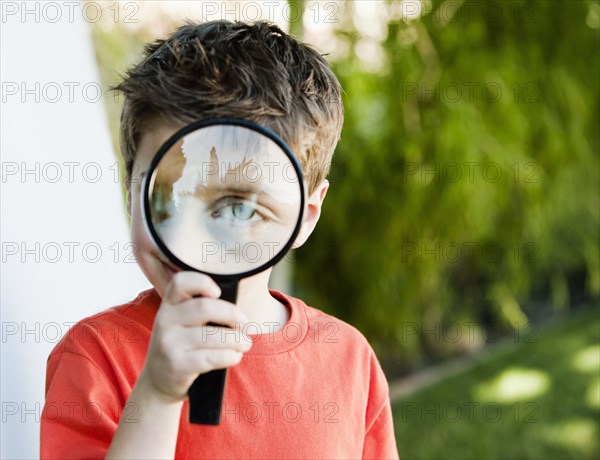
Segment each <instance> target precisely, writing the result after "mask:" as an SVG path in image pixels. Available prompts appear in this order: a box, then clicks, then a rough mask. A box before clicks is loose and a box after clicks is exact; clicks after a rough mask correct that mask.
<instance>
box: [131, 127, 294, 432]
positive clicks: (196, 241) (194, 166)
mask: <svg viewBox="0 0 600 460" xmlns="http://www.w3.org/2000/svg"><path fill="white" fill-rule="evenodd" d="M142 197H143V205H142V210H143V215H144V221H145V223H146V226H147V229H148V231H149V233H150V235H151V236H152V238H153V240H154V242H155V244H156V246H157V247H158V248H159V249H160V250H161V251H162V253H163V254H164V255H165V257H167V258H168V260H169V261H170V262H172V263H173V264H174V265H176V266H177V267H179V268H181V269H182V270H191V271H196V272H200V273H205V274H207V275H209V276H211V277H212V278H213V279H214V280H215V281H216V282H217V284H218V285H219V286H220V287H221V292H222V293H221V298H222V299H224V300H227V301H229V302H232V303H235V302H236V299H237V288H238V283H239V281H240V280H241V279H242V278H246V277H248V276H251V275H254V274H256V273H260V272H262V271H264V270H266V269H267V268H269V267H271V266H273V265H274V264H276V263H277V262H278V261H279V260H281V258H283V256H284V255H285V254H286V252H287V251H288V250H289V249H290V247H291V246H292V244H293V242H294V240H295V239H296V237H297V235H298V232H299V231H300V226H301V224H302V216H303V212H304V206H305V188H304V180H303V176H302V170H301V168H300V165H299V163H298V160H297V159H296V157H295V156H294V154H293V153H292V151H291V150H290V148H289V147H288V146H287V145H286V143H285V142H284V141H283V140H282V139H281V138H280V137H279V136H278V135H277V134H275V133H274V132H273V131H271V130H270V129H268V128H266V127H263V126H261V125H258V124H256V123H254V122H251V121H248V120H242V119H237V118H215V119H210V120H202V121H198V122H195V123H192V124H190V125H188V126H186V127H184V128H182V129H181V130H179V131H178V132H177V133H175V134H174V135H173V136H171V137H170V138H169V139H168V140H167V141H166V142H165V143H164V144H163V145H162V146H161V148H160V149H159V150H158V152H157V154H156V155H155V157H154V159H153V160H152V163H151V164H150V168H149V169H148V171H147V172H146V175H145V177H144V183H143V194H142ZM215 326H218V325H215ZM226 375H227V371H226V369H217V370H214V371H211V372H208V373H205V374H201V375H200V376H198V378H197V379H196V380H195V381H194V383H193V384H192V386H191V387H190V388H189V390H188V397H189V420H190V422H191V423H197V424H206V425H218V424H219V422H220V418H221V406H222V402H223V392H224V388H225V379H226Z"/></svg>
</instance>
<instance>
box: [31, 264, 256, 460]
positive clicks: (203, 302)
mask: <svg viewBox="0 0 600 460" xmlns="http://www.w3.org/2000/svg"><path fill="white" fill-rule="evenodd" d="M219 295H220V290H219V288H218V286H217V285H216V284H215V283H214V281H212V280H211V279H210V278H208V277H207V276H206V275H202V274H200V273H191V272H180V273H177V274H176V275H175V276H174V277H173V281H172V282H171V283H170V285H169V287H168V288H167V293H166V294H165V298H164V299H163V302H162V304H161V306H160V308H159V309H158V312H157V314H156V318H155V321H154V327H153V331H152V336H151V339H150V344H149V347H148V353H147V356H146V362H145V364H144V367H143V369H142V371H141V373H140V375H139V377H138V379H137V381H136V384H135V385H134V387H133V389H132V391H131V393H130V394H129V395H119V394H117V391H116V389H115V388H116V384H115V379H116V376H115V373H116V372H118V370H112V371H111V370H110V369H104V368H103V366H102V365H99V364H98V363H95V362H94V361H93V359H90V358H89V356H86V354H85V350H84V348H85V347H81V348H78V347H77V345H76V344H75V345H69V350H68V351H67V352H64V351H63V352H62V353H61V354H58V355H55V356H53V357H51V360H50V361H49V364H48V378H47V382H48V383H47V391H46V406H45V408H44V412H43V415H42V426H41V458H42V459H45V458H85V459H94V458H120V459H125V458H144V459H147V458H163V459H164V458H173V457H174V455H175V448H176V444H177V434H178V430H179V420H180V415H181V407H182V404H183V400H184V399H185V397H186V393H187V389H188V388H189V387H190V385H191V384H192V382H193V381H194V379H195V378H196V376H197V375H199V374H202V373H206V372H209V371H211V370H213V369H222V368H226V367H229V366H232V365H234V364H237V363H238V362H239V361H240V360H241V359H242V356H243V353H244V352H245V351H248V350H249V349H250V346H251V341H250V339H249V338H246V339H245V340H240V337H239V336H233V335H232V334H228V335H226V336H222V337H220V338H218V337H216V336H215V335H213V334H207V333H206V331H205V330H204V329H205V327H206V324H208V323H217V324H223V325H227V326H229V327H231V328H235V329H237V330H238V331H241V325H243V323H245V322H246V321H247V318H246V317H245V315H244V314H243V313H242V312H241V311H240V310H239V308H236V307H235V306H234V305H233V304H230V303H229V302H225V301H223V300H218V299H217V298H218V296H219ZM199 296H201V297H199ZM125 398H127V403H126V404H125V407H124V408H123V407H120V406H121V405H122V401H123V400H124V399H125ZM117 405H119V407H118V408H117ZM67 406H68V407H74V408H75V409H76V410H75V411H71V412H70V413H67V412H66V411H65V409H64V407H67ZM54 407H58V408H59V410H60V408H63V410H62V411H61V413H60V414H59V416H55V415H54V414H55V411H54V412H53V411H52V409H51V408H54ZM96 408H97V410H95V409H96ZM73 414H75V415H74V416H73ZM90 414H92V415H90ZM118 414H121V417H120V420H118ZM109 446H110V448H109Z"/></svg>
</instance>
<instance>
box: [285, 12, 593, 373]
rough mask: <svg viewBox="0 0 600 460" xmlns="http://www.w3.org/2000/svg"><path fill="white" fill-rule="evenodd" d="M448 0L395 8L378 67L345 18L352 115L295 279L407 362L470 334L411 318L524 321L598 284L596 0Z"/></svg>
mask: <svg viewBox="0 0 600 460" xmlns="http://www.w3.org/2000/svg"><path fill="white" fill-rule="evenodd" d="M448 3H452V4H454V5H458V4H461V6H460V9H459V10H455V13H456V14H454V16H452V17H451V15H450V13H451V10H450V9H449V8H447V3H444V2H440V1H437V2H426V5H428V6H429V13H428V14H426V15H425V16H423V17H422V19H421V20H417V21H410V22H406V21H403V20H401V19H398V20H392V21H390V22H389V23H388V24H387V39H386V40H385V41H384V43H383V44H382V48H383V55H384V62H383V67H382V69H379V70H377V71H376V72H373V71H370V70H369V69H368V68H365V66H364V65H363V63H362V62H361V60H360V59H359V58H358V57H357V54H356V53H355V52H354V50H355V49H356V44H357V42H358V41H359V39H360V37H359V35H358V33H357V32H354V31H349V30H345V31H344V33H343V34H342V33H340V34H339V37H338V38H340V39H343V40H345V41H346V42H347V43H348V44H349V46H348V49H349V50H350V51H349V53H348V54H347V55H346V56H345V57H342V58H341V59H338V60H337V61H336V62H335V63H334V67H335V71H336V73H337V75H338V76H339V78H340V80H341V82H342V85H343V87H344V89H345V92H346V98H345V104H346V107H345V109H346V123H345V127H344V132H343V135H342V140H341V142H340V144H339V146H338V149H337V151H336V154H335V158H334V165H333V168H332V170H333V172H332V175H331V178H330V182H331V183H332V186H331V188H330V191H329V193H328V197H327V199H326V202H325V206H324V210H323V214H322V216H321V220H320V222H319V226H318V227H317V230H316V231H315V233H314V234H313V236H312V237H311V240H309V242H308V243H307V244H306V246H305V247H303V248H302V249H300V250H299V251H298V254H297V256H296V262H297V263H296V270H295V278H296V284H297V286H298V290H299V291H300V293H301V294H302V295H305V296H306V297H307V298H308V299H310V300H311V302H312V303H313V304H315V305H318V306H320V307H322V308H324V309H326V310H328V311H330V312H332V313H333V314H336V315H338V316H340V317H342V318H344V319H345V320H347V321H349V322H350V323H352V324H355V325H356V326H357V327H359V329H361V330H362V331H364V332H365V334H366V335H367V337H368V338H369V340H370V341H371V342H372V343H374V345H375V346H376V348H377V349H378V352H380V353H384V354H385V352H387V353H389V354H390V355H394V356H400V357H401V358H403V359H404V361H405V362H409V363H410V362H413V363H415V362H418V361H419V360H421V359H422V358H423V357H424V356H425V355H434V356H438V355H444V354H452V353H456V352H459V351H460V350H461V346H463V345H464V344H461V343H460V342H458V343H457V344H455V345H453V347H454V348H449V347H445V348H444V349H443V350H441V349H436V344H435V343H431V340H430V339H428V337H420V336H419V334H414V335H411V336H406V334H405V332H406V330H405V328H404V327H405V325H406V324H407V323H413V324H418V325H419V326H420V329H421V328H423V329H425V328H435V327H436V325H439V324H446V323H449V322H457V321H458V322H460V321H462V322H475V323H477V325H478V329H482V330H485V329H486V328H488V327H490V326H494V327H503V328H507V329H509V328H512V327H523V326H524V325H525V323H526V322H527V319H528V316H531V315H534V314H535V311H534V310H533V307H532V306H533V305H535V304H536V302H539V301H542V302H545V303H550V304H551V305H553V307H554V309H555V310H560V309H564V308H567V307H568V306H569V304H570V302H571V301H572V300H571V299H573V298H574V297H575V296H576V294H579V292H575V291H582V292H583V293H584V294H585V295H586V296H588V297H591V298H594V299H597V298H598V294H599V292H600V263H599V261H598V254H599V249H600V248H599V247H598V234H599V222H600V216H599V209H600V207H599V204H600V203H599V198H598V197H599V193H598V192H599V189H598V186H599V169H598V148H599V142H598V131H597V129H598V128H597V127H598V126H599V125H600V123H599V122H600V120H599V109H600V103H599V100H600V95H599V85H598V75H600V61H599V59H598V57H599V55H598V39H599V35H598V29H597V28H596V29H594V28H591V27H590V26H589V25H588V24H587V23H586V20H588V22H589V15H590V14H591V13H590V11H591V10H592V9H593V8H596V6H597V4H595V3H590V2H583V1H577V2H568V3H562V2H553V1H537V2H525V1H507V2H504V1H501V2H481V1H472V2H469V1H466V2H463V3H460V2H448ZM490 5H492V7H490ZM594 5H596V6H594ZM578 283H579V284H580V285H578ZM449 345H452V344H449ZM438 348H439V347H438Z"/></svg>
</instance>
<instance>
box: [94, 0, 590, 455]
mask: <svg viewBox="0 0 600 460" xmlns="http://www.w3.org/2000/svg"><path fill="white" fill-rule="evenodd" d="M87 5H92V6H93V8H92V10H93V11H91V12H90V11H87V14H88V15H90V14H92V13H94V12H95V11H101V14H100V15H98V14H96V15H95V16H94V20H89V17H88V20H87V21H86V23H87V26H88V27H89V32H90V33H91V37H92V40H93V46H94V53H95V56H96V61H97V65H98V69H99V75H100V80H101V85H102V88H103V89H104V90H105V91H104V94H103V102H104V104H105V105H104V108H105V110H106V113H107V117H108V124H109V127H110V132H111V139H112V144H113V149H114V152H117V153H115V157H114V161H121V159H120V156H119V155H118V151H119V148H118V119H119V114H120V107H121V104H122V101H120V100H119V98H118V97H116V96H114V95H113V94H111V93H110V92H108V88H109V87H110V86H111V85H113V84H115V83H117V82H118V81H119V80H120V75H122V74H123V73H124V71H125V69H126V68H127V67H129V66H130V65H132V64H134V63H135V62H137V60H138V59H139V57H140V54H141V50H142V46H143V44H144V43H146V42H148V41H151V40H154V39H156V38H162V37H165V36H166V35H167V34H168V33H169V32H170V31H171V30H172V29H173V28H174V27H176V26H177V25H180V24H182V23H183V22H184V21H185V20H186V19H191V20H196V21H203V20H215V19H229V20H234V19H239V20H247V21H253V20H258V19H265V20H270V21H273V22H276V23H277V24H279V25H280V26H281V27H282V28H284V29H285V30H287V31H289V32H291V33H292V34H294V35H295V36H296V37H298V38H301V39H302V40H304V41H306V42H308V43H310V44H312V45H314V46H315V47H316V48H317V49H318V50H319V51H321V52H322V53H324V54H326V55H327V58H328V60H329V61H330V62H331V64H332V66H333V68H334V71H335V73H336V74H337V76H338V78H339V79H340V81H341V84H342V86H343V88H344V104H345V111H346V121H345V126H344V131H343V134H342V139H341V142H340V143H339V145H338V148H337V150H336V153H335V156H334V161H333V164H332V168H331V174H330V177H329V181H330V182H331V187H330V190H329V192H328V195H327V199H326V201H325V205H324V211H323V214H322V217H321V220H320V222H319V225H318V227H317V230H316V231H315V233H314V234H313V236H312V237H311V239H310V240H309V242H308V243H307V244H306V245H305V246H304V247H302V248H301V249H299V250H298V251H296V252H295V253H294V254H292V255H290V256H289V257H287V258H286V261H285V263H284V266H283V267H280V268H279V272H278V275H277V276H278V277H279V278H278V281H277V285H278V286H281V285H284V286H288V287H287V288H286V289H289V291H290V292H291V293H292V294H294V295H297V296H299V297H301V298H303V299H304V300H305V301H306V302H307V303H308V304H310V305H313V306H315V307H318V308H320V309H322V310H324V311H326V312H328V313H331V314H333V315H335V316H337V317H339V318H341V319H343V320H345V321H346V322H348V323H350V324H352V325H354V326H356V327H357V328H358V329H359V330H360V331H361V332H363V333H364V335H365V336H366V337H367V338H368V340H369V341H370V343H371V344H372V345H373V347H374V349H375V351H376V352H377V355H378V356H379V358H380V361H381V363H382V365H383V367H384V370H385V372H386V375H387V377H388V380H389V382H390V395H391V398H392V404H393V412H394V419H395V429H396V435H397V443H398V448H399V452H400V455H401V458H403V459H481V458H490V459H491V458H514V459H550V458H552V459H554V458H556V459H565V458H569V459H570V458H572V459H576V458H577V459H579V458H586V459H587V458H590V459H591V458H599V457H600V443H599V439H600V344H599V343H600V308H599V296H600V248H599V235H600V232H599V226H600V163H599V148H600V145H599V144H600V135H599V130H598V127H599V126H600V120H599V118H600V116H599V114H600V83H599V82H600V78H599V77H600V2H598V1H588V0H573V1H564V2H560V1H554V0H539V1H526V0H502V1H492V0H489V1H484V0H473V1H469V0H465V1H461V0H439V1H429V0H426V1H418V0H405V1H400V0H397V1H384V0H365V1H345V2H344V1H327V0H323V1H288V2H285V1H267V2H260V1H244V2H232V1H219V2H209V1H195V2H175V1H174V2H171V1H169V2H164V1H163V2H128V1H126V2H87ZM88 10H90V9H89V8H88ZM85 11H86V9H85V7H84V12H85ZM123 212H124V208H123ZM123 218H124V217H123Z"/></svg>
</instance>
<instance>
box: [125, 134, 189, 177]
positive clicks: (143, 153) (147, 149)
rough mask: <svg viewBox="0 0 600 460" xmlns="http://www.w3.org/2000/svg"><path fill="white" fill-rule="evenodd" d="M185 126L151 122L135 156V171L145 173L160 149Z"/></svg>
mask: <svg viewBox="0 0 600 460" xmlns="http://www.w3.org/2000/svg"><path fill="white" fill-rule="evenodd" d="M183 126H184V125H180V124H174V123H173V124H169V123H164V122H151V123H149V124H148V125H147V126H146V127H145V128H144V131H143V134H142V136H141V137H140V142H139V145H138V148H137V151H136V155H135V168H134V171H136V170H137V171H140V172H143V171H145V170H146V169H147V168H148V166H149V165H150V162H151V161H152V158H154V155H156V152H158V149H159V148H160V147H161V145H163V144H164V143H165V142H166V140H167V139H169V137H171V136H172V135H173V134H175V133H176V132H177V131H178V130H179V129H181V128H182V127H183Z"/></svg>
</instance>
